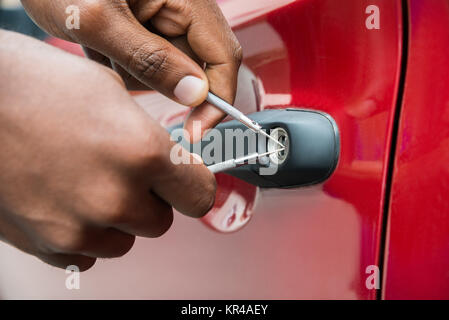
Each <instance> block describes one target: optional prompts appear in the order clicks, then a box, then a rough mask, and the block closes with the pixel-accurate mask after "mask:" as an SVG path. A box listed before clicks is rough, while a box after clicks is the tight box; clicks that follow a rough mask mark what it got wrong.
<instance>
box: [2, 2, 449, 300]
mask: <svg viewBox="0 0 449 320" xmlns="http://www.w3.org/2000/svg"><path fill="white" fill-rule="evenodd" d="M219 2H220V5H221V7H222V9H223V11H224V13H225V15H226V16H227V18H228V20H229V22H230V24H231V25H232V26H233V28H234V30H235V32H236V35H237V37H238V38H239V40H240V43H241V45H242V47H243V49H244V55H245V59H244V62H243V66H242V68H241V72H240V80H239V92H238V97H237V101H236V103H235V104H236V106H237V107H239V108H240V109H241V110H242V111H244V112H245V113H248V114H250V113H255V112H262V111H263V110H268V109H276V110H279V109H289V108H302V109H310V110H316V111H320V112H324V113H326V114H328V115H330V116H331V117H332V118H333V119H334V120H335V122H336V124H337V126H338V130H339V132H340V144H341V145H340V156H339V161H338V165H337V167H336V168H335V171H334V172H333V174H332V175H331V176H330V177H329V178H328V179H327V180H326V181H324V182H321V183H318V184H314V185H311V186H306V187H301V188H289V189H283V188H275V187H271V188H260V187H258V186H256V185H254V184H251V183H248V182H245V181H243V180H241V179H239V178H236V177H232V176H230V175H226V174H219V175H217V181H218V192H217V200H216V205H215V207H214V208H213V209H212V211H211V212H210V213H209V215H207V216H206V217H205V218H203V222H204V223H200V222H198V221H195V220H191V219H189V218H185V217H183V216H181V215H177V216H176V218H175V222H174V225H173V228H172V229H171V230H170V231H169V232H168V233H167V234H166V235H164V236H163V237H162V238H160V239H156V240H155V239H139V240H138V241H137V243H136V246H135V248H134V249H133V250H132V251H131V252H130V253H129V254H128V255H127V256H125V257H124V258H121V259H117V260H113V261H103V262H100V263H98V264H97V265H96V266H95V267H94V268H93V269H92V270H90V271H88V272H86V273H83V274H81V289H80V290H73V291H70V290H67V289H66V287H65V285H64V281H65V278H66V274H65V272H64V271H60V270H56V269H53V268H51V267H48V266H46V265H44V264H42V263H41V262H39V261H37V260H36V259H35V258H33V257H31V256H27V255H25V254H22V253H20V252H19V251H17V250H15V249H13V248H10V247H7V246H6V245H0V256H1V259H0V296H1V297H3V298H67V299H68V298H125V299H127V298H153V299H315V298H317V299H418V298H419V299H421V298H424V299H430V298H435V299H448V298H449V165H448V163H449V89H448V83H449V68H448V66H449V58H448V57H449V2H448V1H446V0H432V1H423V0H408V1H407V0H371V1H360V0H340V1H336V0H296V1H295V0H245V1H241V0H222V1H219ZM136 99H137V101H139V103H140V104H141V105H142V106H143V107H145V108H146V109H148V110H151V111H150V112H151V114H152V115H153V116H154V117H157V118H159V120H160V121H161V122H162V123H163V124H164V125H165V126H167V127H170V126H173V125H176V124H178V123H179V122H181V121H182V119H183V117H184V116H185V113H186V110H185V109H184V108H182V107H180V106H178V105H176V104H175V103H173V102H171V101H169V100H168V99H166V98H164V97H162V96H160V95H159V94H156V93H144V94H138V95H136ZM298 174H299V175H300V174H301V173H300V172H299V173H298Z"/></svg>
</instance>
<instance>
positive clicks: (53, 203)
mask: <svg viewBox="0 0 449 320" xmlns="http://www.w3.org/2000/svg"><path fill="white" fill-rule="evenodd" d="M0 43H1V46H0V78H1V79H7V81H1V84H0V239H2V240H3V241H6V242H8V243H10V244H12V245H14V246H15V247H17V248H19V249H21V250H23V251H25V252H27V253H30V254H32V255H35V256H37V257H38V258H40V259H41V260H43V261H45V262H47V263H49V264H51V265H54V266H57V267H61V268H66V267H67V266H68V265H77V266H78V267H79V268H80V270H82V271H83V270H87V269H89V268H90V267H91V266H93V265H94V263H95V261H96V259H97V258H112V257H119V256H122V255H124V254H125V253H126V252H128V251H129V250H130V249H131V247H132V246H133V243H134V240H135V237H136V236H143V237H158V236H160V235H162V234H163V233H165V232H166V231H167V230H168V229H169V227H170V225H171V223H172V220H173V210H172V208H175V209H176V210H177V211H179V212H181V213H183V214H185V215H188V216H191V217H201V216H203V215H204V214H205V213H206V212H207V211H208V210H209V209H210V208H211V206H212V205H213V203H214V198H215V178H214V176H213V175H212V174H211V173H210V172H209V170H208V169H207V168H206V167H205V166H204V165H203V164H198V161H196V163H197V164H193V163H195V160H194V159H193V158H192V157H193V156H192V155H191V154H189V153H187V152H186V153H184V155H183V156H184V157H187V158H188V159H187V160H188V161H186V162H189V163H190V164H179V165H175V164H173V162H172V161H171V160H170V150H171V148H172V147H173V142H172V141H170V137H169V135H168V133H167V132H166V130H165V129H164V128H162V127H161V126H160V125H159V124H158V123H157V122H156V121H155V120H153V119H152V118H151V117H150V116H149V115H148V114H147V113H146V112H145V111H144V110H142V109H141V107H139V106H138V105H137V104H136V103H135V101H134V100H133V99H132V97H131V96H130V95H129V94H128V92H127V91H126V88H125V86H124V83H123V81H122V80H121V78H120V77H119V75H118V74H117V73H115V72H114V71H112V70H111V69H108V68H105V67H103V66H101V65H100V64H98V63H95V62H91V61H89V60H87V59H83V58H80V57H76V56H73V55H70V54H68V53H65V52H62V51H60V50H59V49H56V48H53V47H51V46H49V45H47V44H45V43H43V42H40V41H37V40H34V39H31V38H29V37H25V36H22V35H19V34H16V33H12V32H6V31H1V30H0ZM86 75H88V76H86ZM99 88H100V89H99Z"/></svg>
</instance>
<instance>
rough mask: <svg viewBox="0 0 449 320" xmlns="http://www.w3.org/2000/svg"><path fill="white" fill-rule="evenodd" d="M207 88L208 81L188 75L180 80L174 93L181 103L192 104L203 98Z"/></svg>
mask: <svg viewBox="0 0 449 320" xmlns="http://www.w3.org/2000/svg"><path fill="white" fill-rule="evenodd" d="M205 88H206V82H204V81H203V80H202V79H200V78H197V77H194V76H186V77H184V78H182V79H181V80H180V81H179V82H178V84H177V85H176V88H175V91H174V94H175V97H176V98H178V101H179V102H180V103H182V104H184V105H186V106H190V105H192V104H193V103H195V102H197V101H198V100H200V99H201V98H202V95H204V91H205Z"/></svg>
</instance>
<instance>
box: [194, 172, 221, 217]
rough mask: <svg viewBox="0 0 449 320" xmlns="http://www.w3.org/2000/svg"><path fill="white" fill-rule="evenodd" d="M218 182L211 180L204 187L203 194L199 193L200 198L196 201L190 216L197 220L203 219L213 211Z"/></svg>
mask: <svg viewBox="0 0 449 320" xmlns="http://www.w3.org/2000/svg"><path fill="white" fill-rule="evenodd" d="M215 191H216V182H215V179H209V181H208V182H206V183H205V184H204V186H203V190H202V192H199V193H198V194H199V198H198V199H196V201H195V203H194V206H193V208H192V210H191V212H190V215H191V216H192V217H195V218H201V217H203V216H204V215H206V214H207V213H208V212H209V211H210V209H212V207H213V205H214V203H215Z"/></svg>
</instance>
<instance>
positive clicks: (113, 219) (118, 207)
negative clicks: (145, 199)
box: [102, 199, 129, 226]
mask: <svg viewBox="0 0 449 320" xmlns="http://www.w3.org/2000/svg"><path fill="white" fill-rule="evenodd" d="M127 213H128V210H127V204H126V201H124V200H120V199H117V200H113V201H112V202H111V204H110V206H109V208H107V209H105V210H104V212H103V214H102V220H103V222H104V223H106V224H107V225H114V226H119V225H124V224H127V223H128V222H129V217H128V216H129V215H128V214H127Z"/></svg>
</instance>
